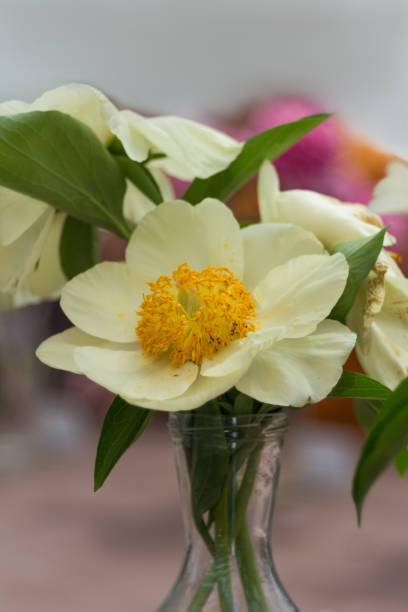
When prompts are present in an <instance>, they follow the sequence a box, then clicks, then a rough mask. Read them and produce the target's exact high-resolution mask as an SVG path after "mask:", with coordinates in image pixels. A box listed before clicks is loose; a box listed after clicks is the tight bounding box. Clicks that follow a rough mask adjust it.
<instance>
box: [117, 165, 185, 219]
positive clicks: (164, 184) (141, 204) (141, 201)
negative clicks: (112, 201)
mask: <svg viewBox="0 0 408 612" xmlns="http://www.w3.org/2000/svg"><path fill="white" fill-rule="evenodd" d="M149 171H150V172H151V174H152V175H153V178H154V179H155V181H156V183H157V185H158V187H159V189H160V193H161V195H162V198H163V202H167V201H170V200H174V190H173V186H172V184H171V183H170V181H169V179H168V178H167V177H166V175H165V174H164V173H163V172H161V170H158V169H157V168H149ZM154 208H156V205H155V204H154V202H152V200H150V199H149V198H148V197H147V196H146V195H145V194H144V193H143V192H142V191H140V189H139V188H138V187H136V185H134V184H133V183H132V182H131V181H129V180H128V179H126V193H125V198H124V201H123V214H124V216H125V217H126V219H128V220H129V221H130V222H131V223H133V225H136V224H137V223H139V221H140V219H142V218H143V217H144V216H145V215H146V214H147V213H148V212H150V211H151V210H153V209H154Z"/></svg>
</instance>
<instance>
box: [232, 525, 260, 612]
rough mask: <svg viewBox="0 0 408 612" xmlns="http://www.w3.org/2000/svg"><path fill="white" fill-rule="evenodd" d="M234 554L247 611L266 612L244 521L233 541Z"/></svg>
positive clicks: (249, 537)
mask: <svg viewBox="0 0 408 612" xmlns="http://www.w3.org/2000/svg"><path fill="white" fill-rule="evenodd" d="M235 552H236V555H237V561H238V567H239V573H240V575H241V581H242V586H243V588H244V592H245V599H246V602H247V604H248V610H250V611H251V612H268V606H267V605H266V601H265V596H264V594H263V591H262V584H261V580H260V577H259V572H258V568H257V566H256V559H255V554H254V549H253V547H252V542H251V536H250V534H249V530H248V525H247V524H246V521H245V522H244V524H243V525H242V528H241V531H240V534H239V535H238V537H237V538H236V540H235Z"/></svg>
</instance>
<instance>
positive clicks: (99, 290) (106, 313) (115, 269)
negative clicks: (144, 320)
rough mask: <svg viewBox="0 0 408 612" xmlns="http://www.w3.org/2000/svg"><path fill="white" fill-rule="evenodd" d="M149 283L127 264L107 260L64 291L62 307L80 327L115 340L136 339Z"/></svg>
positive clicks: (94, 334) (81, 276) (129, 340)
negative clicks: (144, 294) (139, 316)
mask: <svg viewBox="0 0 408 612" xmlns="http://www.w3.org/2000/svg"><path fill="white" fill-rule="evenodd" d="M145 290H146V284H145V282H144V281H143V280H141V278H140V275H139V274H138V272H137V271H136V270H132V269H131V268H129V266H127V265H126V264H125V263H122V262H121V263H117V262H111V261H105V262H103V263H100V264H97V265H96V266H94V267H93V268H91V269H90V270H87V271H86V272H83V273H82V274H79V275H78V276H75V278H73V279H72V280H71V281H69V282H68V283H67V284H66V285H65V287H64V289H63V290H62V297H61V308H62V310H63V311H64V312H65V314H66V315H67V317H68V318H69V319H70V320H71V321H72V323H74V325H76V326H77V327H79V328H80V329H82V330H83V331H85V332H87V333H88V334H91V335H93V336H98V337H99V338H104V339H106V340H112V341H113V342H134V341H135V340H136V332H135V327H136V326H137V321H138V316H137V314H136V311H137V310H138V308H139V305H140V303H141V301H142V294H143V291H145Z"/></svg>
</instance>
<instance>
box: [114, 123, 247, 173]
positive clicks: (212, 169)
mask: <svg viewBox="0 0 408 612" xmlns="http://www.w3.org/2000/svg"><path fill="white" fill-rule="evenodd" d="M110 128H111V130H112V132H113V133H114V134H116V135H117V137H118V138H119V139H120V140H121V142H122V144H123V146H124V148H125V150H126V152H127V154H128V155H129V157H131V158H132V159H135V160H136V161H143V160H144V159H146V157H147V155H148V153H149V151H150V150H152V151H154V152H156V151H158V152H161V153H164V154H165V155H166V157H165V158H162V159H158V160H155V161H154V162H152V165H153V166H156V167H159V168H162V169H163V170H165V171H166V172H167V173H168V174H170V175H172V176H176V177H178V178H181V179H184V180H192V179H193V178H194V177H200V178H206V177H208V176H211V175H212V174H215V173H216V172H219V171H220V170H223V169H224V168H226V167H227V166H228V165H229V164H230V163H231V162H232V161H233V159H235V157H236V156H237V155H238V153H239V152H240V151H241V148H242V144H241V143H238V142H237V141H236V140H234V139H233V138H231V137H230V136H227V135H226V134H224V133H223V132H219V131H218V130H215V129H213V128H210V127H208V126H206V125H202V124H200V123H196V122H195V121H190V120H189V119H183V118H182V117H164V116H163V117H153V118H150V119H146V118H145V117H143V116H142V115H139V114H137V113H134V112H132V111H121V112H120V114H119V115H115V114H114V113H111V116H110Z"/></svg>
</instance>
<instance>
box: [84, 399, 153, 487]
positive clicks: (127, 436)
mask: <svg viewBox="0 0 408 612" xmlns="http://www.w3.org/2000/svg"><path fill="white" fill-rule="evenodd" d="M152 416H153V412H152V411H151V410H147V409H146V408H139V407H138V406H132V405H131V404H128V403H127V402H125V400H124V399H122V398H121V397H119V396H118V395H117V396H116V397H115V399H114V400H113V402H112V404H111V405H110V408H109V410H108V412H107V413H106V416H105V420H104V422H103V426H102V431H101V436H100V438H99V443H98V450H97V452H96V459H95V474H94V490H95V491H97V490H98V489H100V487H101V486H102V485H103V483H104V482H105V480H106V478H107V477H108V476H109V474H110V472H111V471H112V468H113V467H114V466H115V465H116V463H117V462H118V460H119V459H120V458H121V456H122V455H123V453H124V452H125V451H127V449H128V448H129V446H131V445H132V444H133V443H134V442H135V441H136V440H137V439H138V438H139V436H141V434H142V433H143V432H144V430H145V429H146V427H147V425H148V423H149V421H150V419H151V418H152Z"/></svg>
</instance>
